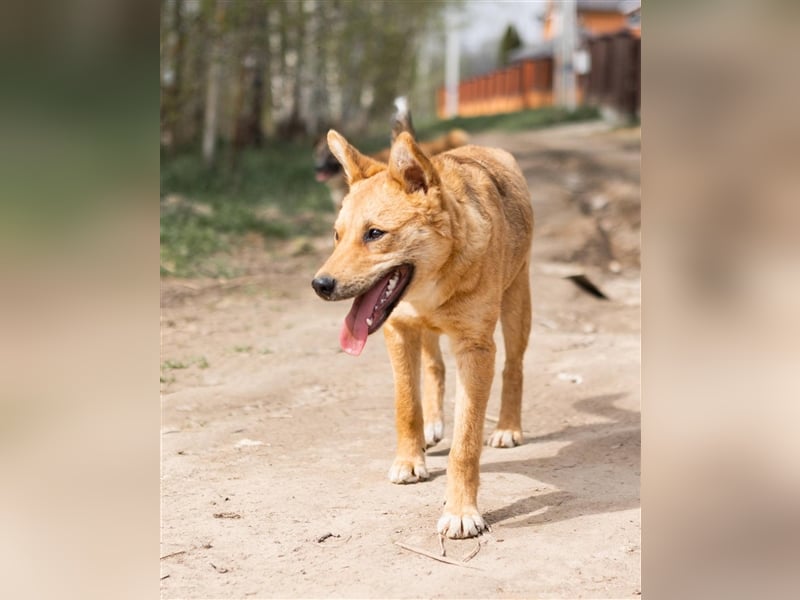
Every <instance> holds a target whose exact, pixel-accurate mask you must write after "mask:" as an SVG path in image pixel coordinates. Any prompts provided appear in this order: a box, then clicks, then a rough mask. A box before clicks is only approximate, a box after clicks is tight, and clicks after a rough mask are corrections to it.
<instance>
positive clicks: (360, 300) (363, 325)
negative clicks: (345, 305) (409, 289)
mask: <svg viewBox="0 0 800 600" xmlns="http://www.w3.org/2000/svg"><path fill="white" fill-rule="evenodd" d="M384 284H385V280H381V281H379V282H378V283H377V284H376V285H375V286H374V287H373V288H372V289H370V290H369V291H368V292H366V293H364V294H361V295H360V296H358V297H357V298H356V299H355V300H353V306H351V307H350V312H349V313H347V316H346V317H345V319H344V323H342V330H341V331H340V332H339V345H340V346H341V347H342V350H344V351H345V352H347V353H348V354H352V355H353V356H358V355H359V354H361V351H362V350H363V349H364V346H366V345H367V336H368V335H369V326H368V325H367V318H368V317H369V316H370V315H372V309H373V308H375V304H376V303H377V302H378V297H379V296H380V293H381V292H382V291H383V287H384Z"/></svg>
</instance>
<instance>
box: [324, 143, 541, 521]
mask: <svg viewBox="0 0 800 600" xmlns="http://www.w3.org/2000/svg"><path fill="white" fill-rule="evenodd" d="M328 145H329V146H330V149H331V151H332V152H333V154H334V155H335V156H336V158H337V159H338V161H339V162H340V163H341V165H342V167H343V168H344V171H345V174H346V176H347V180H348V182H349V184H350V191H349V194H348V195H347V196H346V197H345V199H344V203H343V205H342V208H341V211H340V212H339V216H338V218H337V219H336V224H335V236H334V238H335V248H334V251H333V254H332V255H331V256H330V258H329V259H328V260H327V262H326V263H325V264H324V265H323V266H322V268H321V269H320V270H319V271H318V273H317V274H316V277H315V278H314V281H313V282H312V285H313V287H314V289H315V291H316V292H317V294H319V295H320V296H321V297H322V298H324V299H326V300H345V299H348V298H355V300H354V301H353V305H352V308H351V309H350V312H349V314H348V315H347V317H346V319H345V322H344V325H343V327H342V330H341V334H340V336H339V341H340V344H341V346H342V348H343V349H344V350H345V351H346V352H348V353H350V354H354V355H358V354H360V353H361V351H362V349H363V348H364V345H365V344H366V341H367V336H368V335H369V334H371V333H374V332H375V331H376V330H377V329H378V328H380V327H381V325H384V328H383V329H384V334H385V338H386V345H387V348H388V351H389V355H390V357H391V361H392V368H393V371H394V380H395V409H396V426H397V457H396V458H395V461H394V464H393V465H392V467H391V469H390V471H389V479H390V480H391V481H392V482H394V483H413V482H416V481H418V480H420V479H426V478H427V477H428V471H427V469H426V466H425V446H426V440H425V425H427V424H430V423H431V422H433V421H435V420H436V419H437V418H438V419H441V412H440V411H441V405H440V404H439V414H435V413H436V405H437V402H440V400H439V398H440V396H439V394H440V391H441V389H443V385H444V379H443V375H444V374H443V370H442V372H441V373H436V372H430V371H428V372H426V373H425V375H426V382H425V390H424V395H425V401H424V403H423V401H422V398H421V392H420V366H421V365H420V355H421V354H425V353H426V352H428V353H429V354H430V355H429V356H428V357H427V358H428V359H429V363H430V364H432V365H435V364H436V362H437V361H436V360H435V359H436V357H435V356H433V353H436V354H438V335H439V334H440V333H444V334H446V335H448V336H449V337H450V340H451V342H452V348H453V351H454V353H455V357H456V363H457V367H458V389H457V393H456V408H455V423H454V428H453V441H452V447H451V450H450V458H449V466H448V481H447V498H446V504H445V508H444V514H443V516H442V517H441V518H440V519H439V522H438V525H437V529H438V530H439V532H440V533H443V534H445V535H447V536H449V537H470V536H474V535H478V534H479V533H480V532H481V531H482V530H483V529H485V527H486V525H485V523H484V520H483V518H482V517H481V515H480V513H479V512H478V505H477V494H478V479H479V460H480V454H481V448H482V445H483V423H484V417H485V412H486V403H487V401H488V399H489V392H490V388H491V385H492V378H493V377H494V358H495V344H494V339H493V334H494V330H495V326H496V324H497V321H498V319H499V320H500V321H501V323H502V328H503V337H504V341H505V347H506V363H505V370H504V372H503V391H502V407H501V410H500V418H499V422H498V424H497V428H496V430H495V431H494V433H493V434H492V435H491V437H490V439H489V442H488V443H489V444H490V445H491V446H495V447H510V446H514V445H516V444H519V443H521V441H522V423H521V416H520V413H521V400H522V359H523V355H524V352H525V348H526V346H527V343H528V335H529V333H530V325H531V305H530V285H529V269H528V264H529V256H530V247H531V240H532V234H533V210H532V208H531V203H530V195H529V192H528V188H527V185H526V182H525V178H524V177H523V175H522V172H521V171H520V169H519V166H518V165H517V163H516V161H515V160H514V158H513V157H512V156H511V155H510V154H508V153H507V152H505V151H503V150H499V149H494V148H481V147H477V146H464V147H462V148H458V149H456V150H451V151H449V152H445V153H444V154H440V155H438V156H435V157H433V158H429V157H428V156H426V155H425V153H424V152H423V151H422V150H421V149H420V147H419V146H418V145H417V144H416V142H415V141H414V139H413V138H412V136H411V135H410V134H408V133H401V134H399V136H398V137H397V139H396V141H395V143H394V144H393V145H392V148H391V153H390V156H389V163H388V166H387V165H385V164H382V163H380V162H377V161H375V160H373V159H371V158H369V157H366V156H364V155H362V154H361V153H359V152H358V151H357V150H356V149H355V148H353V147H352V146H350V145H349V144H348V142H347V141H346V140H345V139H344V138H343V137H342V136H341V135H339V134H338V133H337V132H335V131H330V132H329V133H328ZM434 348H435V350H434ZM440 360H441V359H440V357H439V361H440ZM440 437H441V436H440Z"/></svg>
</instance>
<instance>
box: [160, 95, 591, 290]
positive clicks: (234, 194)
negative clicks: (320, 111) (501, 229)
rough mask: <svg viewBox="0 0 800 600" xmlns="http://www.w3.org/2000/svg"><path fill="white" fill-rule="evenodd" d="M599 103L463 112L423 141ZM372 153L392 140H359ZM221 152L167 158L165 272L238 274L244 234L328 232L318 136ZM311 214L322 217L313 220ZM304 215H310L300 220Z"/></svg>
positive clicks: (522, 124)
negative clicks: (234, 264)
mask: <svg viewBox="0 0 800 600" xmlns="http://www.w3.org/2000/svg"><path fill="white" fill-rule="evenodd" d="M598 116H599V115H598V113H597V111H596V110H595V109H593V108H586V107H581V108H579V109H577V110H575V111H571V112H570V111H567V110H565V109H561V108H553V107H548V108H540V109H536V110H527V111H522V112H518V113H508V114H502V115H490V116H484V117H469V118H465V117H458V118H455V119H448V120H446V121H436V122H434V123H429V124H423V125H421V126H419V127H417V134H418V136H419V137H420V138H421V139H430V138H431V137H435V136H437V135H440V134H442V133H444V132H446V131H449V130H450V129H453V128H461V129H464V130H466V131H467V132H470V133H478V132H481V131H487V130H490V129H494V130H500V131H520V130H524V129H535V128H540V127H547V126H550V125H555V124H558V123H568V122H574V121H583V120H588V119H595V118H598ZM351 141H353V142H354V143H355V144H356V145H357V146H358V147H359V148H361V149H362V150H363V151H365V152H371V151H376V150H379V149H380V148H382V147H385V146H386V144H387V142H388V124H387V134H386V136H383V137H382V138H381V139H378V138H370V139H360V140H359V139H355V140H351ZM228 152H229V149H226V148H223V149H222V150H221V151H220V154H219V156H220V161H219V164H218V165H217V166H215V167H214V168H211V169H206V168H205V167H204V165H203V163H202V160H201V159H200V151H199V149H189V150H187V151H186V152H183V153H180V154H177V155H175V156H162V158H161V199H162V202H161V273H162V275H172V276H178V277H194V276H210V277H220V276H222V277H225V276H232V275H235V272H234V271H233V269H232V268H231V266H230V265H229V261H228V260H226V252H227V251H228V250H230V248H231V247H232V245H234V244H235V243H236V242H237V240H239V239H240V238H241V237H242V236H243V235H244V234H246V233H250V232H255V233H258V234H260V235H262V236H263V237H264V238H265V239H286V238H289V237H292V236H295V235H300V234H303V235H313V234H317V233H321V232H323V231H325V230H327V228H328V227H329V226H330V221H331V220H332V211H333V208H332V205H331V202H330V196H329V194H328V189H327V187H325V186H324V185H322V184H320V183H317V182H316V181H315V180H314V176H313V170H312V160H311V141H310V140H309V141H307V142H302V143H292V144H289V143H278V142H268V143H266V144H265V145H264V146H263V147H262V148H249V149H247V150H245V151H244V152H242V153H241V154H240V156H239V157H238V159H237V163H236V164H235V165H232V164H231V163H230V161H229V160H228ZM309 214H312V215H317V216H318V217H319V218H316V219H309V218H307V216H308V215H309ZM301 215H305V217H303V218H301Z"/></svg>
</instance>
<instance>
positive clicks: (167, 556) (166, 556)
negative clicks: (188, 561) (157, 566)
mask: <svg viewBox="0 0 800 600" xmlns="http://www.w3.org/2000/svg"><path fill="white" fill-rule="evenodd" d="M178 554H186V550H178V551H177V552H172V553H171V554H165V555H164V556H162V557H161V559H160V560H164V559H165V558H169V557H170V556H178Z"/></svg>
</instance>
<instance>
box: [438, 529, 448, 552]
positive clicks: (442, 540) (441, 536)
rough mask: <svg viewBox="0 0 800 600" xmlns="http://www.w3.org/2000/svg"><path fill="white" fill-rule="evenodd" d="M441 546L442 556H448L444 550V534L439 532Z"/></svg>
mask: <svg viewBox="0 0 800 600" xmlns="http://www.w3.org/2000/svg"><path fill="white" fill-rule="evenodd" d="M439 548H441V549H442V556H447V553H446V552H445V551H444V536H443V535H442V534H441V533H440V534H439Z"/></svg>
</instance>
